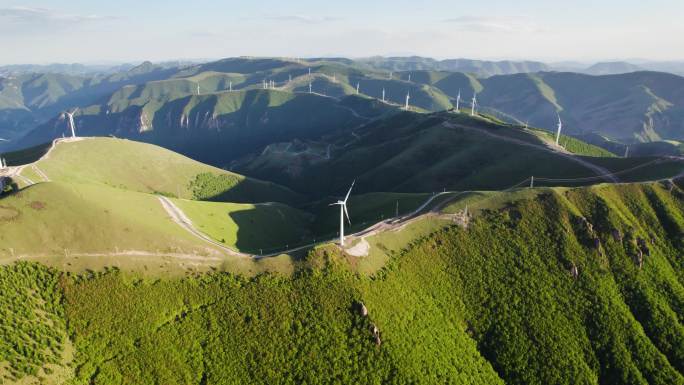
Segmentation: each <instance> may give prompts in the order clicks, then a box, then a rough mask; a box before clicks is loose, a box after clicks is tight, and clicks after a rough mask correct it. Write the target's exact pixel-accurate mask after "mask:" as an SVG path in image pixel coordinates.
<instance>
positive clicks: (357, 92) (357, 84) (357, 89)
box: [356, 82, 359, 95]
mask: <svg viewBox="0 0 684 385" xmlns="http://www.w3.org/2000/svg"><path fill="white" fill-rule="evenodd" d="M356 94H357V95H358V94H359V82H356Z"/></svg>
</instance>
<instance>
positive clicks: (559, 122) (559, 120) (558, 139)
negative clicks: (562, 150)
mask: <svg viewBox="0 0 684 385" xmlns="http://www.w3.org/2000/svg"><path fill="white" fill-rule="evenodd" d="M557 115H558V132H557V133H556V146H558V142H559V141H560V134H561V129H562V128H563V122H562V121H561V118H560V114H557Z"/></svg>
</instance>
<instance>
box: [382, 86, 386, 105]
mask: <svg viewBox="0 0 684 385" xmlns="http://www.w3.org/2000/svg"><path fill="white" fill-rule="evenodd" d="M382 101H383V102H384V101H385V89H384V88H383V89H382Z"/></svg>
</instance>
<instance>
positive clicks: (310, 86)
mask: <svg viewBox="0 0 684 385" xmlns="http://www.w3.org/2000/svg"><path fill="white" fill-rule="evenodd" d="M309 93H311V82H309Z"/></svg>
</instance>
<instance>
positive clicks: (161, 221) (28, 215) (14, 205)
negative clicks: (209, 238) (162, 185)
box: [0, 182, 216, 257]
mask: <svg viewBox="0 0 684 385" xmlns="http://www.w3.org/2000/svg"><path fill="white" fill-rule="evenodd" d="M0 206H2V208H3V209H4V211H6V215H4V218H3V220H0V240H1V242H0V244H1V245H2V246H0V253H2V255H3V257H10V256H11V255H12V254H14V255H16V256H18V255H29V256H64V255H65V250H67V251H66V253H67V254H68V253H91V252H94V253H102V252H104V253H108V252H114V251H115V250H117V249H118V250H120V251H124V250H144V251H152V252H154V251H160V252H193V253H196V254H199V255H209V254H215V253H216V251H215V250H214V249H213V248H212V247H210V246H208V245H207V244H206V243H204V242H202V241H201V240H199V239H197V238H194V237H193V236H192V235H190V234H188V233H186V232H185V231H184V230H183V229H182V228H181V227H179V226H178V225H176V224H175V223H173V222H172V221H171V220H170V219H169V218H168V215H167V214H166V212H165V211H164V209H163V208H162V206H161V204H160V203H159V201H158V199H157V197H156V196H154V195H150V194H142V193H137V192H130V191H125V190H120V189H112V188H109V187H106V186H98V185H92V184H77V183H63V182H50V183H40V184H37V185H34V186H31V187H29V188H27V189H25V190H22V191H21V192H20V193H18V194H15V195H12V196H9V197H6V198H3V199H2V200H0ZM29 229H30V230H29Z"/></svg>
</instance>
